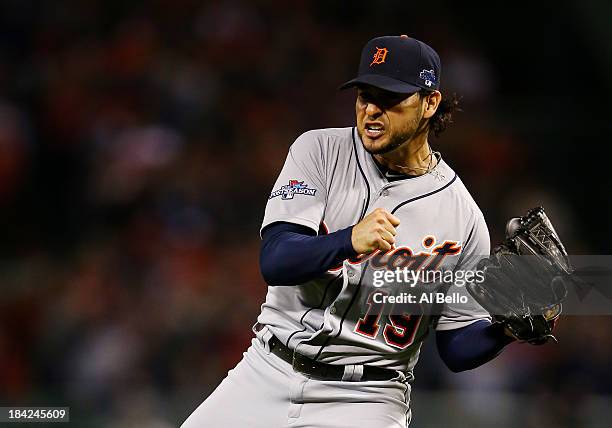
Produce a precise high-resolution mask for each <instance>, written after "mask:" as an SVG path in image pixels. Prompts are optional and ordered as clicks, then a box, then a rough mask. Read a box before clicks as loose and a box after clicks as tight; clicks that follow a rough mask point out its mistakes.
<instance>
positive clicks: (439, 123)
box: [419, 89, 461, 137]
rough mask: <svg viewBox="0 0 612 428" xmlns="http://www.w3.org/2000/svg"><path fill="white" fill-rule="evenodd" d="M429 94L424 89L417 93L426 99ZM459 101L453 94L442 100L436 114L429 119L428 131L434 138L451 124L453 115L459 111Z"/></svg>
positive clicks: (429, 92)
mask: <svg viewBox="0 0 612 428" xmlns="http://www.w3.org/2000/svg"><path fill="white" fill-rule="evenodd" d="M431 93H432V91H427V90H424V89H423V90H421V91H419V95H420V96H421V97H426V96H427V95H429V94H431ZM459 101H460V98H459V97H458V96H457V94H455V93H453V94H452V95H451V96H450V97H448V98H442V101H441V102H440V105H439V106H438V110H436V113H435V114H434V115H433V116H432V117H431V118H430V119H429V131H431V132H432V133H433V135H434V136H436V137H438V136H439V135H440V134H441V133H442V132H444V130H446V128H447V127H448V125H450V124H451V123H453V113H455V112H458V111H461V108H460V107H459Z"/></svg>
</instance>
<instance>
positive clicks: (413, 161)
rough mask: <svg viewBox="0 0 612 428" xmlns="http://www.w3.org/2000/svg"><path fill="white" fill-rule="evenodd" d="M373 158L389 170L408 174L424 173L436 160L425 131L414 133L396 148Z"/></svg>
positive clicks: (434, 164)
mask: <svg viewBox="0 0 612 428" xmlns="http://www.w3.org/2000/svg"><path fill="white" fill-rule="evenodd" d="M374 158H375V159H376V160H377V161H378V162H379V163H381V164H382V165H384V166H385V167H387V168H389V169H390V170H393V171H397V172H401V173H402V174H410V175H422V174H425V173H427V172H428V171H429V170H430V169H431V168H433V167H434V166H436V164H437V162H438V160H437V159H436V157H435V156H434V155H433V153H432V151H431V147H429V142H428V141H427V133H423V134H421V135H416V136H414V138H412V139H411V140H410V141H408V142H406V143H404V144H402V145H401V146H400V147H398V148H397V149H395V150H393V151H390V152H389V153H383V154H380V155H374Z"/></svg>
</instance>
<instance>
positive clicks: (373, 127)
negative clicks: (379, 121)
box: [367, 125, 382, 131]
mask: <svg viewBox="0 0 612 428" xmlns="http://www.w3.org/2000/svg"><path fill="white" fill-rule="evenodd" d="M367 128H368V129H370V130H372V131H380V130H381V129H382V126H378V125H377V126H373V125H368V126H367Z"/></svg>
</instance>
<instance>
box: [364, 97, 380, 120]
mask: <svg viewBox="0 0 612 428" xmlns="http://www.w3.org/2000/svg"><path fill="white" fill-rule="evenodd" d="M365 113H366V114H367V115H368V116H370V117H377V116H379V115H380V114H381V113H382V109H381V108H380V107H378V105H376V104H375V103H373V102H371V101H370V102H368V103H367V104H366V106H365Z"/></svg>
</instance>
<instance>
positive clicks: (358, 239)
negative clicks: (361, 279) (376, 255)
mask: <svg viewBox="0 0 612 428" xmlns="http://www.w3.org/2000/svg"><path fill="white" fill-rule="evenodd" d="M399 224H400V220H399V218H397V217H395V216H394V215H393V214H391V213H389V212H388V211H386V210H385V209H383V208H376V209H375V210H374V211H372V212H371V213H370V214H368V215H367V216H365V217H364V218H363V220H361V221H360V222H359V223H357V224H356V225H355V226H353V232H352V234H351V243H352V244H353V249H354V250H355V251H356V252H357V254H368V253H371V252H373V251H376V250H380V251H381V252H383V253H385V252H387V251H389V250H390V249H391V248H392V247H393V244H395V235H396V234H397V231H396V230H395V228H396V227H397V226H399Z"/></svg>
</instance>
